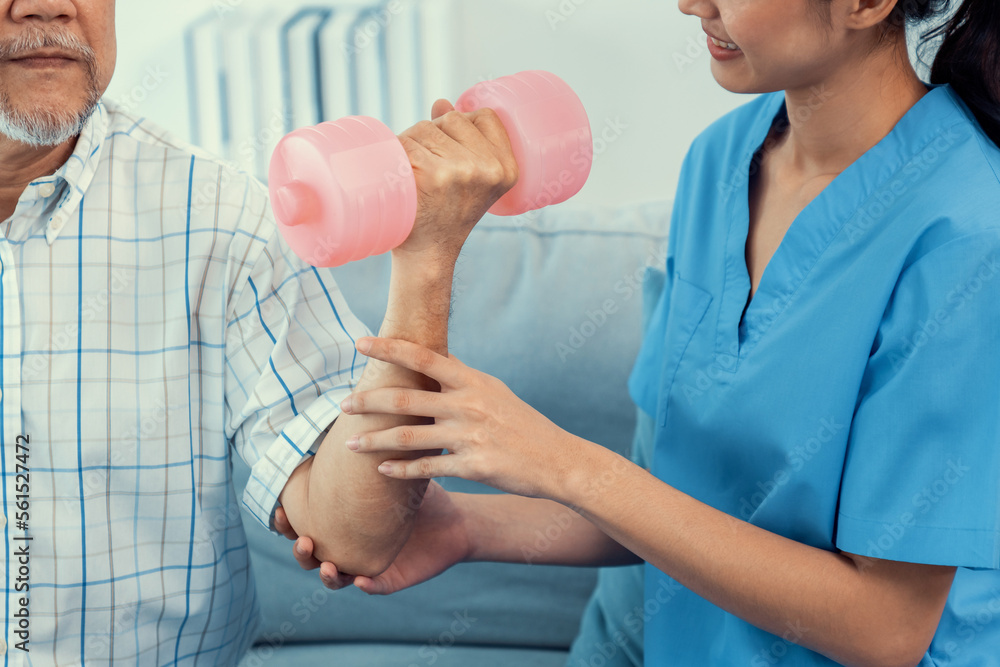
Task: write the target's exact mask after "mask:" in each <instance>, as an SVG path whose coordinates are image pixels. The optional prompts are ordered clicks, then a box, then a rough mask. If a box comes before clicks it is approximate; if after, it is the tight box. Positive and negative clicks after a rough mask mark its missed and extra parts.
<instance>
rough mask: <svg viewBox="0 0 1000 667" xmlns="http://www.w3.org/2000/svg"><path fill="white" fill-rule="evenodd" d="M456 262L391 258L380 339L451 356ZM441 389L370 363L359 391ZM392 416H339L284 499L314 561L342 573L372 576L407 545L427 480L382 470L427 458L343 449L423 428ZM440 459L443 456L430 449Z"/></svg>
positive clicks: (417, 376)
mask: <svg viewBox="0 0 1000 667" xmlns="http://www.w3.org/2000/svg"><path fill="white" fill-rule="evenodd" d="M453 273H454V262H451V261H448V260H445V261H441V262H430V261H427V260H426V259H425V258H417V261H413V260H410V261H406V260H400V259H398V258H397V257H396V256H395V255H394V256H393V266H392V278H391V280H390V288H389V300H388V306H387V309H386V314H385V319H384V321H383V324H382V328H381V329H380V331H379V335H381V336H384V337H390V338H401V339H405V340H409V341H412V342H415V343H419V344H421V345H424V346H425V347H428V348H430V349H432V350H434V351H435V352H438V353H440V354H448V312H449V310H450V307H451V287H452V278H453ZM377 387H413V388H420V389H428V390H437V389H439V387H438V385H437V383H436V382H434V381H432V380H429V379H428V378H426V377H425V376H423V375H420V374H418V373H414V372H413V371H409V370H406V369H403V368H400V367H398V366H394V365H391V364H385V363H382V362H380V361H376V360H374V359H373V360H370V361H369V362H368V365H367V367H366V368H365V370H364V372H363V374H362V377H361V380H360V382H359V384H358V387H357V389H358V390H363V389H374V388H377ZM421 421H422V420H421V419H419V418H413V417H401V416H394V415H346V414H342V415H340V416H339V417H338V418H337V420H336V421H335V422H334V424H333V426H332V427H331V428H330V430H329V433H328V434H327V435H326V437H325V439H324V440H323V443H322V444H321V446H320V447H319V450H318V452H317V454H316V456H315V457H313V458H312V459H311V460H310V461H307V462H305V463H303V464H302V465H301V466H299V468H298V469H296V471H295V473H293V475H292V478H290V479H289V483H288V484H287V485H286V486H285V490H284V492H283V493H282V496H281V504H282V507H283V508H284V510H285V512H286V514H287V516H288V520H289V523H291V525H292V527H293V528H294V529H295V531H296V532H297V533H298V534H300V535H308V536H309V537H311V538H312V540H313V543H314V544H315V552H314V553H315V555H316V557H317V558H318V559H320V560H323V561H330V562H333V563H336V564H337V567H338V568H339V569H340V571H341V572H345V573H349V574H363V575H366V576H371V577H374V576H376V575H378V574H380V573H381V572H383V571H384V570H385V569H386V568H388V566H389V565H390V564H391V563H392V561H393V560H394V559H395V557H396V555H397V554H398V553H399V551H400V549H402V547H403V545H404V544H405V543H406V540H407V538H408V537H409V535H410V531H411V528H412V518H413V515H414V514H415V512H414V511H413V509H415V508H418V507H419V506H420V502H421V499H422V498H423V494H424V491H425V490H426V488H427V483H428V482H427V480H410V481H404V480H396V479H392V478H389V477H386V476H385V475H382V474H380V473H379V472H378V471H377V468H378V466H379V464H380V463H382V461H385V460H387V459H390V458H391V459H400V458H417V457H418V456H420V455H422V454H423V453H424V452H379V453H370V454H357V453H355V452H352V451H350V450H349V449H347V447H345V446H344V442H345V441H346V440H347V439H348V438H349V437H351V436H352V435H354V434H356V433H363V432H367V431H375V430H381V429H385V428H390V427H394V426H398V425H402V424H414V423H420V422H421ZM433 451H434V453H440V450H433Z"/></svg>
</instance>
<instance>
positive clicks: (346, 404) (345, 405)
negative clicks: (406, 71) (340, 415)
mask: <svg viewBox="0 0 1000 667" xmlns="http://www.w3.org/2000/svg"><path fill="white" fill-rule="evenodd" d="M340 410H341V412H344V413H347V414H351V397H350V396H348V397H347V398H345V399H344V400H343V401H341V403H340Z"/></svg>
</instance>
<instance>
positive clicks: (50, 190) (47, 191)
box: [38, 183, 56, 197]
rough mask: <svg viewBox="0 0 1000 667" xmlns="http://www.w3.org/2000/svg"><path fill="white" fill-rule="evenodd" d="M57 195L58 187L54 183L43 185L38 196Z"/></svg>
mask: <svg viewBox="0 0 1000 667" xmlns="http://www.w3.org/2000/svg"><path fill="white" fill-rule="evenodd" d="M55 193H56V186H55V184H54V183H43V184H42V185H41V186H40V187H39V188H38V194H40V195H42V196H43V197H51V196H52V195H54V194H55Z"/></svg>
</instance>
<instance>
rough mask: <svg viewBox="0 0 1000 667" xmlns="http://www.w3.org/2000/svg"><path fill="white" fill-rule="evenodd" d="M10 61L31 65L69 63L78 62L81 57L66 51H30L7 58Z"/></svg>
mask: <svg viewBox="0 0 1000 667" xmlns="http://www.w3.org/2000/svg"><path fill="white" fill-rule="evenodd" d="M7 60H8V62H13V63H20V64H23V65H29V66H36V67H38V66H45V65H50V66H51V65H67V64H69V63H73V62H77V61H78V60H79V58H78V57H77V56H76V55H75V54H72V53H68V52H66V51H51V50H49V51H29V52H28V53H19V54H17V55H15V56H12V57H10V58H8V59H7Z"/></svg>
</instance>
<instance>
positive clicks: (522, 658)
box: [239, 636, 566, 667]
mask: <svg viewBox="0 0 1000 667" xmlns="http://www.w3.org/2000/svg"><path fill="white" fill-rule="evenodd" d="M565 661H566V654H565V653H564V652H563V651H557V650H545V649H519V648H508V647H498V646H461V645H457V644H452V643H451V640H450V639H449V638H448V637H447V636H446V637H445V638H444V639H443V640H442V642H441V643H438V644H433V643H425V644H365V643H344V644H337V645H331V644H329V643H327V642H313V643H307V644H292V645H287V646H283V647H281V646H279V647H278V648H277V649H275V647H274V646H271V645H268V644H261V645H258V646H255V647H254V648H253V649H251V651H250V652H249V653H248V654H247V655H246V656H244V658H243V660H242V661H241V662H240V664H239V667H428V666H429V665H433V666H434V667H511V666H512V665H516V666H517V667H563V663H564V662H565Z"/></svg>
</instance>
